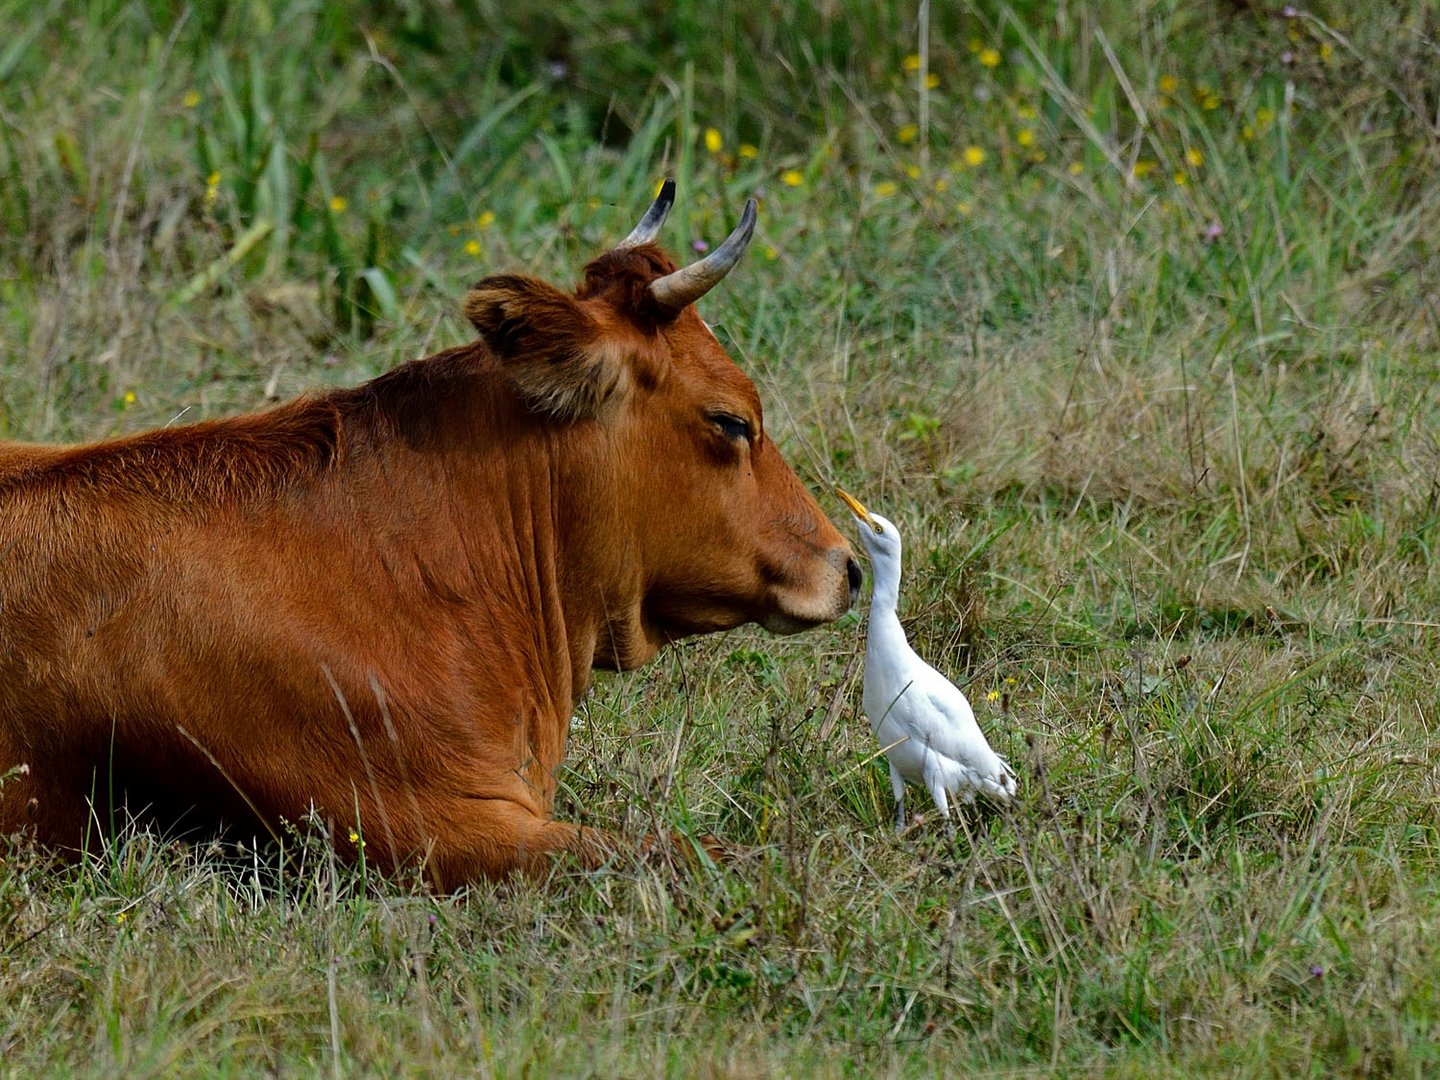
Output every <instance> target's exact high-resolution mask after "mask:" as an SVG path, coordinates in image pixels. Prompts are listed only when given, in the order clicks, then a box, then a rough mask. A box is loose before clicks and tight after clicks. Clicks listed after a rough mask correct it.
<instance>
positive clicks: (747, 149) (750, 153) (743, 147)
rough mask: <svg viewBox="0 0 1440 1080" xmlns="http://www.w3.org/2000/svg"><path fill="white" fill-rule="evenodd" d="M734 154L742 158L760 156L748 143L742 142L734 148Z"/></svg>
mask: <svg viewBox="0 0 1440 1080" xmlns="http://www.w3.org/2000/svg"><path fill="white" fill-rule="evenodd" d="M735 152H736V153H737V154H739V155H740V156H741V157H743V158H757V157H759V156H760V151H759V150H758V149H757V148H756V147H753V146H751V145H750V144H749V143H748V142H742V143H741V144H740V145H739V146H738V147H736V148H735Z"/></svg>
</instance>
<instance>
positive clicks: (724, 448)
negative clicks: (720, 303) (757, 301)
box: [465, 180, 860, 667]
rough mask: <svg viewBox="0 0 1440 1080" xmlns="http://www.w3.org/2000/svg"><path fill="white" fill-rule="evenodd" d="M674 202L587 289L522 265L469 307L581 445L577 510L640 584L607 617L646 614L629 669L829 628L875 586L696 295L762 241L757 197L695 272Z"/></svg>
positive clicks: (509, 370)
mask: <svg viewBox="0 0 1440 1080" xmlns="http://www.w3.org/2000/svg"><path fill="white" fill-rule="evenodd" d="M673 198H674V185H673V183H671V182H670V181H668V180H667V181H666V182H665V184H664V186H663V187H662V189H661V191H660V194H659V196H658V197H657V198H656V200H655V203H654V205H652V206H651V208H650V210H649V211H648V212H647V213H646V215H645V217H644V218H643V219H642V220H641V222H640V224H639V225H637V226H636V227H635V229H634V231H633V232H631V234H630V235H629V236H628V237H626V239H625V240H624V241H622V242H621V244H620V245H619V246H618V247H616V248H614V249H613V250H611V251H608V252H606V253H605V254H603V255H601V256H600V257H599V258H597V259H595V260H594V261H593V262H592V263H591V264H590V265H589V266H588V267H586V269H585V279H584V281H583V282H581V284H580V286H579V287H578V289H577V290H576V291H575V292H574V293H573V294H571V293H566V292H563V291H561V290H559V289H556V288H554V287H553V286H551V285H548V284H546V283H545V282H543V281H539V280H537V279H535V278H531V277H527V276H523V275H518V274H506V275H500V276H497V277H490V278H486V279H485V280H483V281H481V282H479V283H478V284H476V285H475V286H474V287H473V288H472V289H471V290H470V293H469V295H468V297H467V298H466V307H465V311H466V315H467V316H468V317H469V318H470V320H471V322H473V323H474V324H475V326H476V328H477V329H478V330H479V331H480V334H481V336H482V337H483V338H484V340H485V342H486V343H487V344H488V346H489V347H490V349H491V351H492V352H494V353H495V355H496V356H497V357H498V358H499V360H500V362H501V364H502V365H503V367H504V370H505V372H506V374H507V376H508V378H509V380H510V382H511V384H512V386H513V387H514V389H515V391H516V393H517V395H518V397H519V398H520V399H521V400H522V401H523V402H524V403H525V404H526V406H527V407H528V409H529V410H530V411H531V413H533V414H535V415H536V416H537V417H538V418H540V419H541V422H542V423H545V424H547V425H549V426H550V427H551V428H552V429H553V430H554V431H555V433H556V435H557V439H558V441H559V442H560V443H563V445H564V448H565V449H564V453H565V454H566V455H567V458H568V460H567V461H566V463H565V465H564V469H565V476H564V480H563V482H565V483H568V484H569V485H571V486H572V487H573V488H576V489H578V490H572V491H570V492H566V493H564V495H565V496H566V505H567V506H568V507H570V508H571V512H573V513H575V514H580V515H583V516H584V517H585V518H586V519H587V521H588V523H590V524H591V525H593V529H592V531H594V532H598V533H601V534H603V535H605V536H606V537H607V538H609V539H608V544H607V546H608V552H607V553H608V555H609V557H610V558H611V559H613V560H614V563H615V566H616V568H617V571H618V572H619V573H620V575H621V577H622V578H628V584H627V583H624V582H622V583H621V584H615V583H613V582H612V583H609V584H608V585H607V586H606V587H608V588H610V589H612V590H614V591H616V592H617V593H620V594H623V595H620V596H617V597H616V598H615V599H616V600H617V601H618V602H619V603H620V604H622V605H628V608H629V610H628V611H627V612H625V613H624V614H623V616H622V613H620V612H610V613H608V614H607V618H613V619H616V620H619V621H622V622H624V621H627V620H628V622H629V623H630V626H629V628H628V630H627V629H621V630H619V632H620V633H622V634H623V635H624V636H625V637H626V639H627V640H626V641H625V642H624V643H623V644H622V643H621V642H618V641H614V640H612V641H611V642H610V644H609V645H608V646H603V647H602V649H601V652H602V654H605V656H606V658H608V660H609V662H613V663H614V664H616V665H617V666H624V667H628V666H630V665H631V664H632V663H634V662H639V661H641V660H643V659H647V658H648V655H647V654H653V652H654V650H655V649H656V648H658V647H659V646H660V645H661V644H663V643H664V642H665V641H666V640H670V639H674V638H678V637H683V636H685V635H688V634H696V633H705V632H707V631H712V630H723V629H727V628H729V627H732V626H737V625H739V624H740V623H744V622H758V623H760V624H761V625H762V626H764V627H766V628H767V629H769V630H771V631H774V632H777V633H795V632H797V631H800V630H804V629H807V628H809V627H812V626H816V625H818V624H820V623H824V622H829V621H831V620H833V619H836V618H839V617H840V616H841V615H843V614H844V613H845V611H846V610H848V608H849V607H850V605H851V603H853V601H854V598H855V594H856V592H857V590H858V587H859V583H860V569H859V566H858V565H857V564H856V562H855V560H854V559H853V558H852V557H851V552H850V547H849V545H848V544H847V542H846V541H845V539H844V538H843V537H842V536H841V535H840V534H839V532H837V530H836V529H835V528H834V526H832V525H831V523H830V522H829V520H827V519H826V517H825V515H824V514H823V513H822V512H821V510H820V507H819V506H818V505H817V504H816V502H815V500H814V499H813V498H812V497H811V496H810V494H809V493H808V492H807V491H806V490H805V489H804V487H803V486H802V485H801V484H800V481H799V480H798V479H797V478H796V476H795V474H794V472H792V471H791V469H790V467H789V465H787V464H786V463H785V461H784V459H783V458H782V457H781V456H780V453H779V451H777V450H776V448H775V444H774V443H773V442H772V441H771V440H770V437H769V435H768V434H767V432H766V430H765V422H764V414H763V412H762V410H761V405H760V397H759V395H758V394H757V393H756V392H755V386H754V384H753V383H752V382H751V381H750V379H749V378H747V377H746V375H745V373H744V372H742V371H741V370H740V369H739V368H738V367H736V366H735V364H734V363H733V362H732V361H731V359H730V357H729V356H728V355H727V354H726V352H725V349H724V348H723V347H722V346H721V344H720V342H719V341H718V340H716V338H715V335H714V334H713V333H711V332H710V328H709V327H708V326H707V325H706V324H705V323H704V321H703V320H701V318H700V316H699V315H698V314H696V311H695V308H694V306H693V304H694V302H695V300H697V299H698V298H699V297H700V296H702V295H703V294H704V293H705V292H706V291H708V290H709V289H710V288H711V287H712V286H714V285H715V284H716V283H717V282H718V281H719V280H720V279H721V278H722V277H724V276H725V274H726V273H727V272H728V271H729V270H730V268H731V267H732V266H734V264H735V262H736V260H737V259H738V258H739V256H740V253H741V252H742V251H743V250H744V248H745V245H746V244H747V243H748V241H749V239H750V234H751V232H752V231H753V229H754V225H755V203H754V200H753V199H752V200H751V201H750V202H749V203H748V204H747V205H746V207H745V213H744V215H743V217H742V219H741V222H740V225H739V227H738V228H737V229H736V230H735V232H734V233H732V234H731V236H730V237H729V238H728V239H727V240H726V241H725V243H723V244H722V245H720V247H718V248H717V249H716V250H715V251H714V252H713V253H712V254H711V255H709V256H708V257H706V258H705V259H702V260H701V261H700V262H697V263H695V264H693V265H691V266H687V267H685V268H684V269H678V270H677V269H676V267H675V264H674V263H673V262H671V260H670V258H669V257H668V256H667V255H666V254H665V253H664V252H663V251H662V250H661V249H660V248H659V247H658V246H656V244H655V243H654V240H655V237H656V235H657V234H658V233H659V230H660V226H661V224H662V223H663V222H664V220H665V216H666V214H667V213H668V211H669V208H670V205H671V202H672V201H673ZM562 525H563V523H562ZM611 636H612V638H613V637H614V636H615V635H614V634H613V633H612V635H611ZM637 637H638V638H640V639H642V640H643V644H642V642H641V641H637V640H635V639H636V638H637Z"/></svg>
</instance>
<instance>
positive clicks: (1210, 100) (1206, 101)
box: [1200, 94, 1220, 112]
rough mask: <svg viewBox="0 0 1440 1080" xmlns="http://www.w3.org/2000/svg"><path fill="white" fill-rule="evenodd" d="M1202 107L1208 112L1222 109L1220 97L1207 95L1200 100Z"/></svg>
mask: <svg viewBox="0 0 1440 1080" xmlns="http://www.w3.org/2000/svg"><path fill="white" fill-rule="evenodd" d="M1200 107H1201V108H1202V109H1204V110H1205V111H1206V112H1213V111H1214V110H1216V109H1218V108H1219V107H1220V95H1219V94H1206V95H1205V96H1204V97H1203V98H1201V99H1200Z"/></svg>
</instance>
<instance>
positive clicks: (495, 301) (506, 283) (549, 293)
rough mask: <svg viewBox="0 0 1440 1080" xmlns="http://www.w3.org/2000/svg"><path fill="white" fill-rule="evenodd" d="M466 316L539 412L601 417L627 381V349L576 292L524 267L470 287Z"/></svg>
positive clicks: (576, 417)
mask: <svg viewBox="0 0 1440 1080" xmlns="http://www.w3.org/2000/svg"><path fill="white" fill-rule="evenodd" d="M465 316H466V318H468V319H469V320H470V321H471V322H472V323H474V324H475V329H477V330H479V331H480V336H481V338H483V339H484V341H485V344H486V345H488V346H490V349H491V351H492V352H494V353H495V355H496V356H497V357H499V359H500V362H501V364H502V365H503V366H504V368H505V372H506V374H507V375H508V376H509V377H510V381H511V382H512V383H513V384H514V386H515V389H516V390H517V391H519V393H520V396H521V397H522V398H524V400H525V402H526V404H528V405H529V406H530V408H532V409H534V410H535V411H536V412H539V413H545V414H547V415H549V416H553V417H555V418H556V419H559V420H580V419H584V418H586V417H591V416H594V415H595V414H596V413H597V412H598V411H599V409H600V407H601V406H602V405H603V404H605V402H606V400H608V399H609V398H610V397H611V396H612V395H613V394H614V393H615V391H616V389H617V388H618V387H619V386H620V384H621V382H622V381H623V379H624V374H625V363H624V357H623V356H622V355H621V352H620V350H618V349H616V348H615V347H614V346H613V345H612V344H610V343H608V342H607V341H606V340H605V337H604V335H603V334H602V333H601V331H600V328H599V327H598V326H597V325H596V324H595V320H594V319H592V318H591V317H590V316H589V314H587V313H586V311H585V309H584V308H583V307H581V306H580V303H579V301H577V300H576V299H575V298H574V297H573V296H569V295H567V294H565V293H563V292H561V291H560V290H559V289H557V288H555V286H553V285H548V284H546V283H545V282H543V281H540V280H539V279H538V278H532V277H528V276H526V275H524V274H498V275H496V276H494V277H488V278H485V279H484V280H483V281H480V282H477V283H476V284H475V285H472V286H471V287H470V291H469V293H468V294H467V295H466V297H465Z"/></svg>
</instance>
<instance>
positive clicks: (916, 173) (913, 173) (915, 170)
mask: <svg viewBox="0 0 1440 1080" xmlns="http://www.w3.org/2000/svg"><path fill="white" fill-rule="evenodd" d="M905 175H906V176H908V177H909V178H910V179H911V180H919V179H920V166H919V165H906V166H905Z"/></svg>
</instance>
